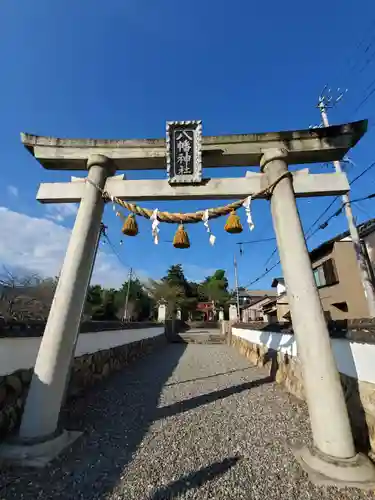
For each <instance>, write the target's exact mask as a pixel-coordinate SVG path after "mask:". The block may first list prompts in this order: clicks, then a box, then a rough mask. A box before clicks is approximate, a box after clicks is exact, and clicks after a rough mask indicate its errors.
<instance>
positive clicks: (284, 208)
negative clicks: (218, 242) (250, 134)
mask: <svg viewBox="0 0 375 500" xmlns="http://www.w3.org/2000/svg"><path fill="white" fill-rule="evenodd" d="M287 158H288V151H287V150H286V149H271V150H267V151H265V152H264V154H263V156H262V160H261V168H262V170H263V171H264V172H265V174H266V175H267V178H268V180H269V183H270V184H271V183H273V182H275V181H276V180H277V179H278V178H279V177H280V176H281V175H282V174H283V173H285V172H287V171H288V165H287ZM271 211H272V219H273V225H274V229H275V233H276V239H277V245H278V249H279V254H280V260H281V265H282V269H283V275H284V278H285V283H286V287H287V292H288V300H289V305H290V310H291V316H292V321H293V329H294V334H295V336H296V341H297V349H298V357H299V359H300V362H301V367H302V373H303V382H304V389H305V396H306V402H307V405H308V410H309V414H310V421H311V430H312V436H313V442H314V449H313V450H308V449H307V448H303V449H298V450H295V455H296V458H297V459H298V460H299V462H300V463H301V465H302V467H303V468H304V469H305V470H306V471H307V472H308V473H309V475H310V476H311V477H312V479H315V481H316V482H321V483H325V484H336V483H337V482H345V484H346V485H350V483H352V485H353V486H359V487H361V485H365V484H366V483H367V485H366V486H368V484H369V482H373V481H374V479H375V473H374V468H373V466H372V465H371V463H370V462H369V460H368V459H367V458H366V457H365V456H363V455H360V454H357V453H356V451H355V448H354V443H353V437H352V433H351V429H350V423H349V417H348V412H347V408H346V404H345V399H344V394H343V390H342V387H341V383H340V378H339V374H338V371H337V368H336V364H335V360H334V357H333V353H332V349H331V345H330V338H329V334H328V329H327V324H326V321H325V317H324V312H323V309H322V305H321V302H320V298H319V294H318V291H317V288H316V285H315V282H314V276H313V272H312V268H311V262H310V257H309V253H308V250H307V247H306V241H305V238H304V233H303V229H302V225H301V221H300V218H299V214H298V211H297V206H296V200H295V195H294V192H293V186H292V182H291V179H290V178H288V177H285V178H284V179H282V180H281V181H280V182H278V184H277V185H276V186H275V187H274V190H273V193H272V197H271Z"/></svg>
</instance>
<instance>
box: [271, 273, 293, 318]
mask: <svg viewBox="0 0 375 500" xmlns="http://www.w3.org/2000/svg"><path fill="white" fill-rule="evenodd" d="M271 286H272V288H276V294H277V297H276V316H277V321H278V322H279V323H282V322H284V321H290V311H289V302H288V296H287V293H286V286H285V280H284V278H274V280H273V281H272V283H271Z"/></svg>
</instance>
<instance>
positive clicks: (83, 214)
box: [19, 154, 114, 451]
mask: <svg viewBox="0 0 375 500" xmlns="http://www.w3.org/2000/svg"><path fill="white" fill-rule="evenodd" d="M87 168H88V171H89V172H88V181H89V182H86V183H85V188H84V196H83V197H82V201H81V203H80V206H79V209H78V213H77V218H76V221H75V224H74V228H73V231H72V234H71V237H70V241H69V245H68V249H67V252H66V256H65V259H64V263H63V266H62V269H61V274H60V278H59V283H58V286H57V290H56V293H55V297H54V300H53V302H52V306H51V311H50V314H49V317H48V321H47V325H46V328H45V331H44V335H43V338H42V342H41V346H40V349H39V353H38V357H37V360H36V364H35V368H34V375H33V378H32V381H31V385H30V389H29V393H28V396H27V400H26V405H25V410H24V413H23V418H22V423H21V427H20V431H19V439H20V440H21V441H30V440H38V441H43V440H46V439H48V438H51V437H52V436H53V435H54V434H55V433H56V429H57V427H58V420H59V414H60V408H61V404H62V402H63V399H64V395H65V388H66V385H67V382H68V375H69V371H70V370H69V368H70V364H71V361H72V357H73V355H74V350H75V346H76V341H77V337H78V330H79V323H80V320H81V315H82V311H83V307H84V304H85V299H86V293H87V288H88V285H89V282H90V278H91V274H92V269H93V266H94V260H95V254H96V249H97V246H98V241H99V237H100V225H101V221H102V215H103V209H104V200H103V198H102V195H101V193H100V191H99V190H98V189H97V188H96V187H95V186H94V185H93V184H95V185H97V186H99V187H100V188H102V189H103V188H104V186H105V183H106V180H107V177H108V176H110V175H112V174H113V173H114V167H113V163H112V162H111V161H110V160H109V159H108V158H107V157H105V156H103V155H97V154H95V155H92V156H91V157H90V158H89V159H88V161H87ZM90 181H91V182H92V183H93V184H90ZM70 438H71V436H70V437H69V438H68V437H66V439H70ZM64 444H65V445H66V443H64ZM57 451H60V450H57Z"/></svg>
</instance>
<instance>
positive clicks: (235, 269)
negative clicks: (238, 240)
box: [233, 255, 241, 321]
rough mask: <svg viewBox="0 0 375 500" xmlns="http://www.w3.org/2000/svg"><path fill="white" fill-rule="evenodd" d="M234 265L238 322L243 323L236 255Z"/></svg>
mask: <svg viewBox="0 0 375 500" xmlns="http://www.w3.org/2000/svg"><path fill="white" fill-rule="evenodd" d="M233 264H234V282H235V287H236V299H237V318H238V321H241V314H240V294H239V291H238V269H237V259H236V255H234V257H233Z"/></svg>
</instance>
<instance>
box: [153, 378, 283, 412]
mask: <svg viewBox="0 0 375 500" xmlns="http://www.w3.org/2000/svg"><path fill="white" fill-rule="evenodd" d="M271 382H273V379H272V378H271V377H264V378H261V379H259V380H252V381H250V382H244V383H243V384H240V385H234V386H232V387H227V388H226V389H220V390H218V391H213V392H209V393H208V394H202V395H200V396H196V397H194V398H191V399H185V400H183V401H178V402H177V403H173V404H172V405H169V406H163V407H162V408H159V409H158V410H157V412H156V418H158V419H162V418H166V417H170V416H172V415H177V414H179V413H184V412H185V411H189V410H193V409H194V408H198V407H199V406H203V405H206V404H209V403H212V402H213V401H218V400H219V399H225V398H227V397H229V396H232V395H233V394H238V393H239V392H243V391H247V390H249V389H253V388H254V387H258V386H260V385H263V384H270V383H271Z"/></svg>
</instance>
